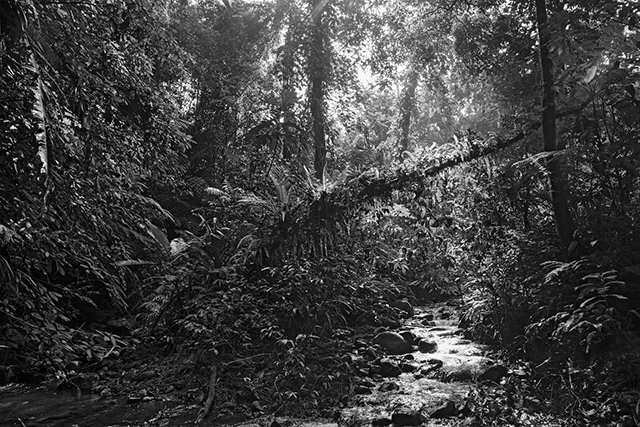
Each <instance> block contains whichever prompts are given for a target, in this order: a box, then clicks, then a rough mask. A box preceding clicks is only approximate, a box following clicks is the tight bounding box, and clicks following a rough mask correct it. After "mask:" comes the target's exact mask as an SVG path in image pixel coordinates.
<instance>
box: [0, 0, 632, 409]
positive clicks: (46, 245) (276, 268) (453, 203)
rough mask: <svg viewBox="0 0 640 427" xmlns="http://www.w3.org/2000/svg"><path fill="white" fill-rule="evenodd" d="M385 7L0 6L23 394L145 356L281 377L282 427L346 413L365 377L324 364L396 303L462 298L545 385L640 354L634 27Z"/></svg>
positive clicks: (478, 328)
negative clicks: (318, 362) (144, 345)
mask: <svg viewBox="0 0 640 427" xmlns="http://www.w3.org/2000/svg"><path fill="white" fill-rule="evenodd" d="M383 3H384V4H380V3H379V2H378V3H376V2H368V1H339V2H330V3H329V4H328V5H327V2H307V1H293V0H286V1H285V0H283V1H277V2H267V1H265V2H246V3H245V2H233V3H229V2H222V3H218V2H215V1H204V0H203V1H199V2H187V1H173V0H163V1H155V2H151V1H147V0H127V1H124V0H112V1H104V2H102V1H100V2H79V3H76V2H62V3H56V2H53V3H52V2H47V1H41V0H33V1H32V0H10V1H7V2H3V3H2V5H0V37H1V39H0V76H1V79H2V80H1V81H2V85H1V86H0V150H1V152H0V281H1V282H2V287H1V288H0V356H2V360H3V363H4V364H5V365H6V366H13V367H16V368H15V369H16V370H17V371H16V372H18V374H16V372H13V373H12V374H11V375H13V377H11V379H16V378H15V377H18V378H17V379H22V380H33V379H36V380H40V379H42V378H43V377H44V375H46V374H49V373H51V372H55V371H58V372H64V371H65V370H67V369H68V368H67V366H68V363H69V362H72V361H77V360H82V361H83V362H87V363H90V362H95V361H96V360H100V359H101V358H104V357H106V356H107V355H108V354H111V353H112V352H113V351H114V349H118V350H121V349H123V348H125V347H129V346H132V345H134V344H135V340H136V339H137V338H132V337H130V336H125V335H129V334H131V333H132V332H133V331H134V330H135V333H136V336H138V335H145V336H153V337H156V338H157V342H158V343H160V344H161V345H162V346H163V348H164V349H165V350H166V351H168V352H172V351H177V350H186V351H188V352H190V353H191V354H197V355H198V357H200V359H199V362H200V363H201V366H200V367H201V368H202V367H205V366H209V365H211V364H215V363H222V364H224V365H225V366H226V367H227V368H228V375H229V376H233V375H240V373H241V371H242V370H243V369H245V368H251V369H253V370H254V371H256V372H257V371H261V370H263V369H265V367H266V366H267V362H266V361H271V362H273V364H272V367H273V369H272V370H271V371H270V372H269V373H268V376H269V375H270V376H272V377H273V378H271V377H269V378H266V379H264V381H263V382H262V383H261V384H262V386H264V387H267V386H265V385H264V384H269V383H271V384H281V385H282V387H280V388H277V390H270V393H271V395H273V396H275V397H273V399H274V400H273V402H272V403H273V409H274V410H276V409H280V410H282V409H283V408H284V409H287V408H289V406H290V405H293V403H292V402H294V400H295V397H297V396H303V397H309V396H312V397H313V399H311V400H310V401H313V400H314V399H316V400H317V399H320V398H321V393H320V391H321V390H328V389H332V388H333V389H334V391H335V393H333V394H332V393H325V394H324V395H322V396H324V397H322V398H323V399H326V400H329V401H331V400H332V399H333V401H332V402H331V403H333V404H336V402H337V401H338V400H339V398H340V397H339V395H340V394H341V393H342V394H345V393H349V392H350V391H352V384H350V383H349V382H348V380H346V379H345V378H346V377H347V372H346V371H345V372H342V371H339V370H338V371H337V372H335V375H334V376H331V377H328V376H324V377H323V376H321V375H320V374H318V375H317V378H316V381H309V380H308V381H304V379H305V378H307V379H308V378H310V376H311V375H316V374H317V370H318V369H317V367H315V365H313V364H311V363H307V361H308V359H309V358H310V357H311V355H313V356H314V357H316V358H322V357H323V356H326V354H325V353H326V352H327V349H326V348H325V347H326V346H323V345H322V344H321V341H320V340H324V342H327V341H330V340H338V339H339V338H340V337H343V336H345V335H349V334H351V333H352V332H353V328H355V327H371V326H373V325H381V324H382V325H384V324H385V322H386V321H392V320H389V319H393V318H394V317H397V316H399V315H400V310H398V309H396V308H394V307H392V306H390V303H391V302H393V301H395V300H397V299H401V298H408V299H409V300H410V301H411V302H413V303H418V302H424V301H428V300H434V299H443V298H450V297H453V296H455V297H457V298H458V297H459V298H461V300H462V301H463V303H464V305H465V307H466V311H465V312H466V317H465V319H464V322H463V326H465V327H466V328H468V329H469V330H470V331H471V334H472V336H473V337H474V338H475V339H477V340H481V341H485V342H489V343H493V344H499V345H501V346H502V348H503V349H504V350H505V354H508V355H509V356H511V357H513V358H514V359H522V360H526V361H531V362H532V363H534V364H535V366H538V367H541V368H540V369H539V370H538V371H536V372H534V374H535V375H539V376H540V378H541V382H542V383H544V381H542V380H545V381H546V380H547V379H548V378H549V377H550V374H549V370H550V369H555V370H556V371H554V372H559V374H558V376H557V378H561V379H562V378H571V375H574V374H576V372H582V373H584V372H586V370H587V369H588V368H589V366H591V365H592V364H597V363H599V360H600V359H598V357H599V355H601V354H602V352H605V351H606V345H605V344H609V343H612V342H615V343H618V344H621V345H622V344H624V346H623V347H624V348H625V351H627V350H626V348H627V344H628V348H629V350H628V352H629V353H631V352H632V347H633V344H634V343H636V342H637V332H638V330H639V328H640V303H638V296H639V295H640V267H639V266H640V252H639V251H638V248H639V247H640V245H639V243H640V240H639V239H640V235H639V232H640V230H638V227H637V223H638V216H639V215H640V197H639V192H638V188H637V186H638V172H637V171H638V167H639V166H640V165H639V164H638V163H639V159H640V153H639V152H638V150H639V149H638V136H639V135H638V134H639V131H640V121H639V120H640V114H639V113H640V100H639V99H638V96H637V94H636V92H637V90H638V87H639V86H638V82H639V81H640V80H639V78H640V67H639V62H638V46H639V44H638V43H640V41H638V13H639V12H640V11H639V10H638V6H637V4H635V3H633V2H627V1H623V0H620V1H615V2H598V1H589V2H565V3H564V4H562V5H560V4H556V3H555V2H549V4H548V5H546V6H547V8H548V15H549V19H548V21H546V22H542V23H540V22H539V28H535V27H534V26H532V24H531V23H532V22H535V16H536V8H535V7H533V5H530V4H529V2H520V1H514V2H493V3H496V4H489V3H492V2H475V1H470V2H465V4H458V2H455V1H451V2H447V1H430V2H413V1H410V0H402V1H397V0H389V1H385V2H383ZM538 3H540V2H538ZM552 3H553V4H552ZM542 4H544V2H542ZM538 6H540V4H538ZM454 12H455V14H456V16H457V19H455V20H454V19H452V16H454ZM536 31H537V32H536ZM540 40H542V45H541V44H540ZM544 40H549V43H548V44H545V42H544ZM541 47H546V48H547V50H548V52H546V53H547V54H548V55H549V56H550V58H552V59H553V63H554V68H553V70H552V71H553V73H552V75H551V77H552V79H553V82H552V83H553V87H554V88H555V100H554V101H553V102H554V108H555V111H556V113H555V116H553V117H551V121H552V122H553V123H554V125H555V126H556V127H557V131H556V132H554V134H555V135H556V136H557V142H558V143H557V145H556V148H555V149H552V150H549V148H548V144H547V141H546V140H545V138H546V137H547V135H546V134H545V132H546V131H548V129H549V128H548V120H547V121H546V122H545V121H542V117H543V115H542V113H543V110H544V108H543V106H542V105H543V104H542V92H541V89H540V88H541V87H542V86H541V85H542V82H543V77H542V76H543V71H544V66H541V65H543V64H541V61H540V58H541V57H544V53H543V54H542V56H541V55H540V53H541V52H544V49H540V48H541ZM319 49H320V50H319ZM319 52H320V53H321V54H322V58H324V61H318V59H317V55H318V54H319ZM319 62H320V63H319ZM547 77H548V76H547ZM547 101H548V99H547ZM547 105H548V104H545V106H547ZM547 119H548V117H547ZM320 134H322V141H320V139H319V135H320ZM325 136H326V141H325ZM545 150H546V151H545ZM318 156H322V158H321V159H319V158H318ZM318 165H321V166H322V165H324V166H322V167H319V166H318ZM550 165H555V166H554V167H557V169H553V168H551V166H550ZM550 170H553V171H555V172H554V173H556V172H557V177H561V178H562V179H563V180H564V181H565V184H566V190H567V191H566V194H565V195H563V197H565V202H566V205H567V206H568V212H569V214H570V216H571V218H570V220H571V224H575V229H576V231H575V232H573V231H571V232H570V233H569V234H570V236H569V237H570V238H569V241H566V242H565V241H564V238H563V231H565V233H564V234H565V235H566V228H565V229H563V227H565V226H566V224H568V223H567V222H563V221H561V220H560V219H559V217H558V211H557V209H556V203H555V201H556V199H554V197H555V196H556V194H554V193H553V192H552V191H551V188H556V187H554V185H555V184H557V182H556V181H555V179H556V178H554V177H555V176H556V175H554V174H552V173H550ZM554 191H555V190H554ZM123 321H124V322H125V323H127V324H128V325H129V326H128V327H127V328H124V329H123V328H122V327H118V325H121V323H122V322H123ZM160 344H159V345H160ZM336 345H338V344H336ZM254 357H255V358H256V359H261V360H263V362H257V361H256V360H254V359H253V358H254ZM569 359H570V360H571V361H572V363H575V364H574V365H571V366H569V367H567V364H566V361H567V360H569ZM542 362H544V363H542ZM89 366H90V365H89ZM87 369H90V368H89V367H88V368H87ZM2 375H3V376H4V377H6V378H10V376H9V373H8V371H3V372H2ZM332 375H333V374H332ZM341 375H343V376H344V377H341ZM554 375H555V374H554ZM563 375H564V377H563ZM585 381H586V380H585ZM636 381H637V379H636ZM336 384H338V385H336ZM563 384H565V383H563V381H562V380H559V381H555V382H554V381H548V390H554V391H557V390H559V389H561V387H562V386H563ZM587 389H588V387H586V386H585V390H587ZM275 391H277V393H275ZM274 393H275V394H274ZM578 394H579V393H577V392H576V393H573V396H576V398H577V397H578ZM316 403H317V401H316ZM305 410H309V408H305Z"/></svg>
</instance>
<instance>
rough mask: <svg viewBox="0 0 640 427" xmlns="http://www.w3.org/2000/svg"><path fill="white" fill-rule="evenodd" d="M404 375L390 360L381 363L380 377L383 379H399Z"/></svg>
mask: <svg viewBox="0 0 640 427" xmlns="http://www.w3.org/2000/svg"><path fill="white" fill-rule="evenodd" d="M401 373H402V369H400V367H399V366H398V365H397V364H396V363H394V362H392V361H391V360H388V359H383V360H382V361H380V375H382V376H383V377H398V376H400V374H401Z"/></svg>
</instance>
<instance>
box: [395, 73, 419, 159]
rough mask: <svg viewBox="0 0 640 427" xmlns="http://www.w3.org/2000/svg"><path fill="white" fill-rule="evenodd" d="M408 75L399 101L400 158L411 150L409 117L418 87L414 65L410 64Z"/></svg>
mask: <svg viewBox="0 0 640 427" xmlns="http://www.w3.org/2000/svg"><path fill="white" fill-rule="evenodd" d="M410 67H411V68H410V69H409V74H408V75H407V83H406V86H405V88H404V93H403V94H402V99H401V101H400V123H399V124H398V127H399V129H400V140H399V141H398V147H399V148H400V150H399V153H398V157H399V158H401V157H402V153H404V152H405V151H408V150H409V148H411V147H410V146H409V145H410V144H409V129H410V127H411V115H412V113H413V109H414V107H415V104H416V88H417V87H418V70H417V69H416V66H415V64H411V65H410Z"/></svg>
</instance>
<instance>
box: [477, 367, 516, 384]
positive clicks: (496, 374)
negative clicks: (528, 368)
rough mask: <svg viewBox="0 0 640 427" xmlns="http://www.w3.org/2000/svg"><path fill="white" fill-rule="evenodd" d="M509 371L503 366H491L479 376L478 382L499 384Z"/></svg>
mask: <svg viewBox="0 0 640 427" xmlns="http://www.w3.org/2000/svg"><path fill="white" fill-rule="evenodd" d="M507 372H509V369H507V368H506V367H505V366H502V365H495V366H490V367H489V368H487V369H486V370H485V371H484V372H482V373H481V374H480V375H479V376H478V381H494V382H498V381H500V379H501V378H502V377H504V376H505V375H507Z"/></svg>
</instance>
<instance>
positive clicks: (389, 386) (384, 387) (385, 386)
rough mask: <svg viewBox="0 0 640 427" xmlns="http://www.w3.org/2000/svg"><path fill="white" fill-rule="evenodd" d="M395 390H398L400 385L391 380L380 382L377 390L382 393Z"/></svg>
mask: <svg viewBox="0 0 640 427" xmlns="http://www.w3.org/2000/svg"><path fill="white" fill-rule="evenodd" d="M395 390H400V386H399V385H398V384H396V383H394V382H393V381H385V382H383V383H382V384H380V387H378V391H381V392H383V393H385V392H389V391H395Z"/></svg>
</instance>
